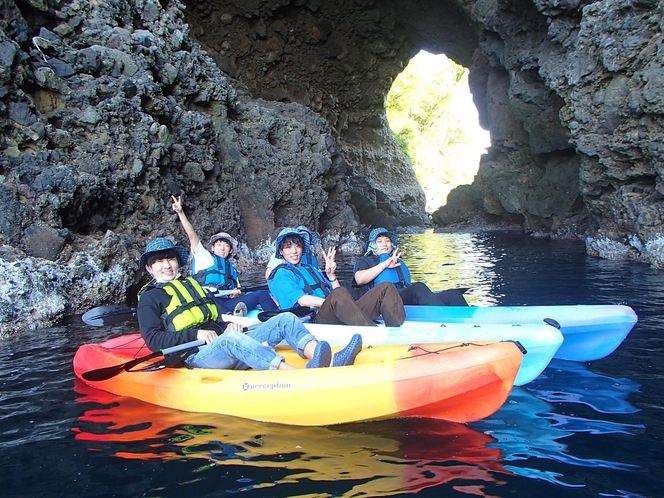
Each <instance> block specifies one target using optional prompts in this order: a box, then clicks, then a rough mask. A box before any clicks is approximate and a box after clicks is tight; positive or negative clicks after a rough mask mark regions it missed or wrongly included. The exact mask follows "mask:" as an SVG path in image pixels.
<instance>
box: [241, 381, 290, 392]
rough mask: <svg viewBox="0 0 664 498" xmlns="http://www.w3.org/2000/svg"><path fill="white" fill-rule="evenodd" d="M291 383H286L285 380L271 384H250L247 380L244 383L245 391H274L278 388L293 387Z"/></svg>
mask: <svg viewBox="0 0 664 498" xmlns="http://www.w3.org/2000/svg"><path fill="white" fill-rule="evenodd" d="M291 387H292V386H291V385H290V384H284V383H283V382H274V383H271V384H249V383H248V382H245V383H244V384H242V390H243V391H274V390H276V389H291Z"/></svg>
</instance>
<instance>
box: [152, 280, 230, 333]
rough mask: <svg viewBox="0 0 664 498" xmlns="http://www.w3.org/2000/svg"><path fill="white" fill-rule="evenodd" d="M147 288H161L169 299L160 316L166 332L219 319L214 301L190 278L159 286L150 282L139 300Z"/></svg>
mask: <svg viewBox="0 0 664 498" xmlns="http://www.w3.org/2000/svg"><path fill="white" fill-rule="evenodd" d="M148 287H161V288H162V289H164V290H165V291H166V293H167V294H168V295H169V296H170V297H171V301H170V302H169V303H168V306H166V313H165V315H164V316H162V320H163V321H164V323H165V325H166V328H167V329H168V330H174V331H176V332H177V331H180V330H185V329H189V328H192V327H195V326H196V325H200V324H201V323H205V322H208V321H217V319H218V318H219V308H217V304H216V303H215V301H214V299H213V298H212V296H210V294H209V293H208V292H207V291H206V290H205V289H203V287H201V285H200V284H199V283H198V282H196V280H194V279H193V278H192V277H187V278H185V279H181V280H180V279H176V280H171V281H170V282H166V283H160V284H155V283H154V282H151V283H150V284H148V285H146V286H145V288H144V289H142V290H141V292H140V293H139V300H140V294H142V293H143V292H144V291H145V290H147V288H148Z"/></svg>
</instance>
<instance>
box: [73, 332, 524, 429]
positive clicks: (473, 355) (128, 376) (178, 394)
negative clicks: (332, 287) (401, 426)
mask: <svg viewBox="0 0 664 498" xmlns="http://www.w3.org/2000/svg"><path fill="white" fill-rule="evenodd" d="M333 349H335V348H333ZM146 352H147V349H146V347H145V344H144V342H143V340H142V339H141V337H140V335H139V334H132V335H127V336H121V337H118V338H115V339H111V340H109V341H106V342H104V343H101V344H84V345H83V346H81V347H80V348H79V349H78V351H77V352H76V355H75V356H74V371H75V372H76V375H77V376H78V377H79V378H82V377H81V376H82V374H83V373H85V372H88V371H91V370H95V369H99V368H104V367H109V366H114V365H118V364H122V363H124V362H127V361H129V360H131V359H133V358H136V357H140V356H143V355H144V354H146ZM279 353H280V354H283V355H284V356H285V357H286V361H288V362H289V363H290V364H292V365H294V366H297V367H303V366H304V364H305V360H303V359H301V358H300V357H299V356H297V355H296V354H295V353H294V352H293V351H292V350H290V349H289V348H281V347H280V348H279ZM521 358H522V353H521V351H520V349H519V347H518V346H517V345H516V344H514V343H512V342H496V343H489V344H426V345H422V346H421V347H418V346H410V345H395V346H381V347H378V346H376V347H372V348H365V349H364V350H363V351H362V352H361V353H360V354H359V355H358V356H357V359H356V362H355V365H353V366H350V367H335V368H316V369H304V368H298V369H296V370H268V371H253V370H211V369H187V368H166V369H162V370H158V371H151V372H135V371H134V372H125V371H123V372H122V373H119V374H118V375H116V376H114V377H111V378H110V379H108V380H104V381H99V382H89V384H90V385H92V386H94V387H97V388H99V389H103V390H105V391H109V392H112V393H115V394H119V395H124V396H131V397H134V398H137V399H141V400H143V401H147V402H149V403H154V404H156V405H161V406H167V407H170V408H177V409H180V410H185V411H192V412H209V413H219V414H223V415H233V416H237V417H243V418H249V419H254V420H263V421H268V422H277V423H284V424H294V425H329V424H340V423H346V422H357V421H362V420H374V419H384V418H394V417H430V418H438V419H444V420H450V421H454V422H469V421H472V420H479V419H481V418H484V417H487V416H489V415H491V414H492V413H494V412H495V411H496V410H497V409H498V408H500V406H501V405H502V404H503V402H504V401H505V399H506V398H507V396H508V394H509V391H510V389H511V388H512V385H513V382H514V378H515V377H516V373H517V371H518V369H519V366H520V365H521Z"/></svg>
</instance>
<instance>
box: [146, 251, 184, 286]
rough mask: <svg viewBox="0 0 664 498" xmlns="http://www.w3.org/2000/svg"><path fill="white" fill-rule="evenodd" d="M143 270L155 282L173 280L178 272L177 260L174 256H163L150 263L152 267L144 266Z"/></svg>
mask: <svg viewBox="0 0 664 498" xmlns="http://www.w3.org/2000/svg"><path fill="white" fill-rule="evenodd" d="M145 268H146V269H147V270H148V273H149V274H150V275H152V277H153V278H154V279H155V280H156V281H157V282H170V281H171V280H175V277H177V276H178V273H179V272H180V265H179V263H178V258H177V256H175V255H174V254H169V255H165V256H164V257H163V258H159V259H158V260H156V261H155V262H154V263H152V265H145Z"/></svg>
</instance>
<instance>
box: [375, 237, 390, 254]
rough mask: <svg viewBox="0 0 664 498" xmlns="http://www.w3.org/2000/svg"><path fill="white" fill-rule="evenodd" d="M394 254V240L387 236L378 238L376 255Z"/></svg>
mask: <svg viewBox="0 0 664 498" xmlns="http://www.w3.org/2000/svg"><path fill="white" fill-rule="evenodd" d="M391 252H392V240H391V239H390V238H389V237H388V236H386V235H379V236H378V237H376V251H375V253H376V255H378V254H390V253H391Z"/></svg>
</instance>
